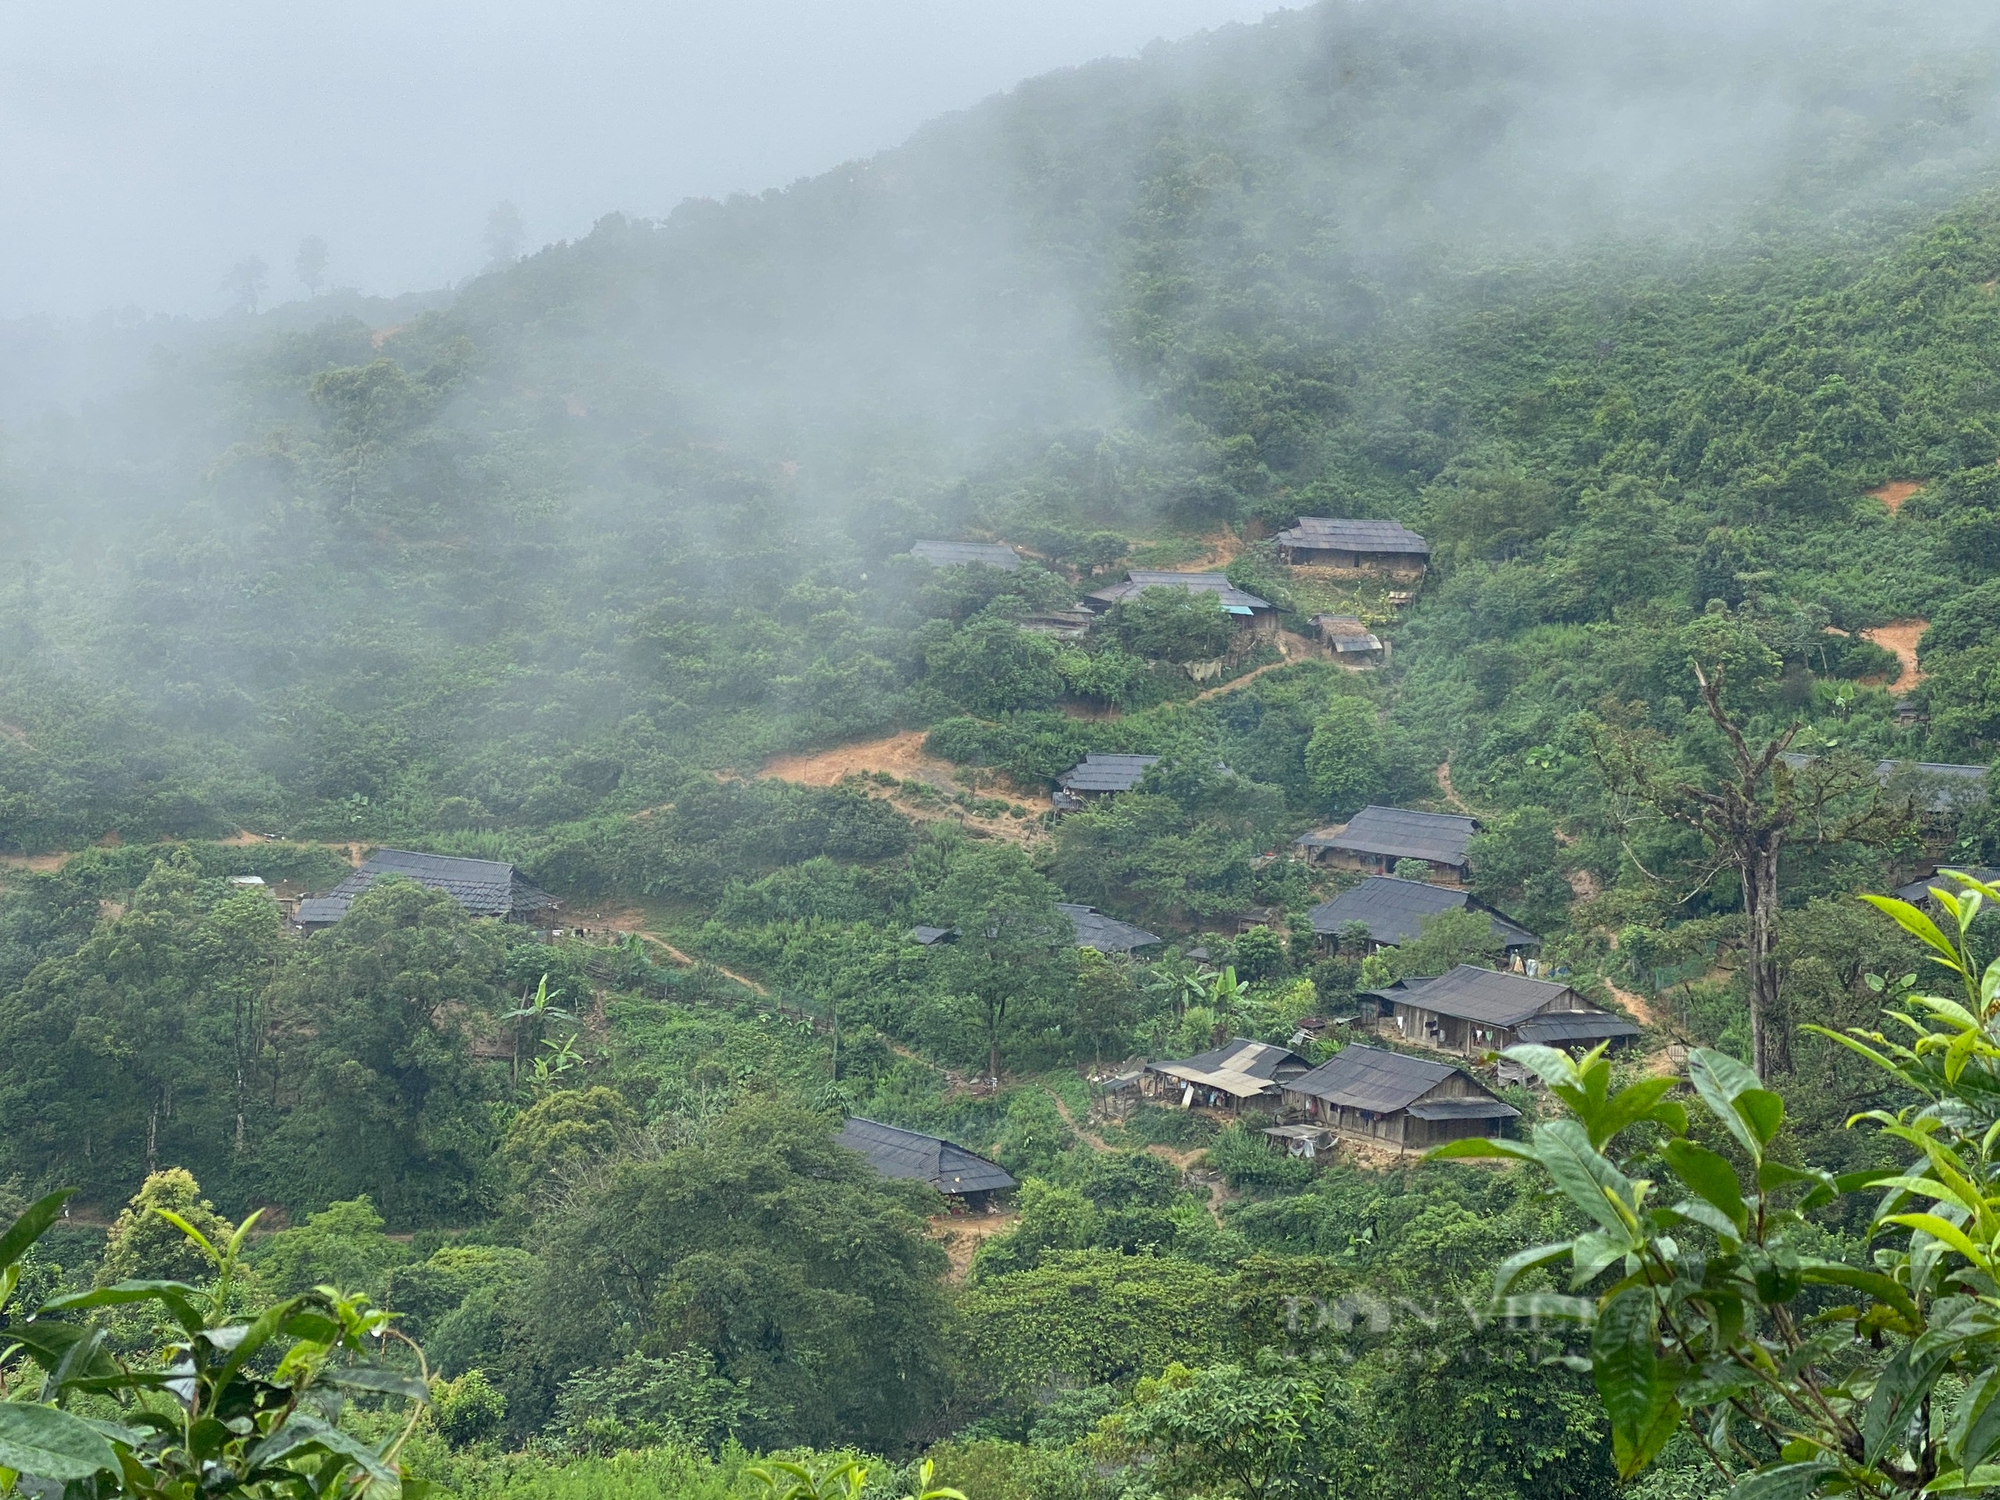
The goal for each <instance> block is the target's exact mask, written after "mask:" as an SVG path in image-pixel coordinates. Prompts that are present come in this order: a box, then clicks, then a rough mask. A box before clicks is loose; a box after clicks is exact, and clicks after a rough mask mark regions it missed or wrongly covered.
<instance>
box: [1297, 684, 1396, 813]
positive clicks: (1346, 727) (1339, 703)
mask: <svg viewBox="0 0 2000 1500" xmlns="http://www.w3.org/2000/svg"><path fill="white" fill-rule="evenodd" d="M1383 769H1384V767H1383V747H1382V731H1381V727H1380V725H1379V724H1378V723H1377V722H1376V714H1375V709H1374V707H1373V706H1372V705H1370V704H1369V703H1368V702H1367V701H1366V700H1364V699H1361V698H1335V699H1334V700H1333V701H1332V702H1331V703H1329V704H1327V706H1326V711H1325V712H1324V713H1322V714H1321V715H1320V716H1319V718H1318V719H1317V720H1316V721H1315V722H1314V724H1313V731H1312V739H1311V741H1310V742H1309V743H1308V744H1307V745H1306V775H1307V776H1309V777H1310V778H1311V779H1312V786H1313V790H1314V792H1316V793H1317V794H1318V795H1319V798H1320V800H1321V802H1322V803H1323V804H1324V806H1325V807H1326V809H1327V811H1329V812H1331V813H1335V814H1340V813H1355V812H1359V811H1360V810H1361V809H1362V808H1363V807H1365V806H1366V805H1367V804H1368V803H1370V802H1372V801H1374V799H1375V798H1376V796H1377V795H1379V794H1380V792H1381V789H1382V777H1383Z"/></svg>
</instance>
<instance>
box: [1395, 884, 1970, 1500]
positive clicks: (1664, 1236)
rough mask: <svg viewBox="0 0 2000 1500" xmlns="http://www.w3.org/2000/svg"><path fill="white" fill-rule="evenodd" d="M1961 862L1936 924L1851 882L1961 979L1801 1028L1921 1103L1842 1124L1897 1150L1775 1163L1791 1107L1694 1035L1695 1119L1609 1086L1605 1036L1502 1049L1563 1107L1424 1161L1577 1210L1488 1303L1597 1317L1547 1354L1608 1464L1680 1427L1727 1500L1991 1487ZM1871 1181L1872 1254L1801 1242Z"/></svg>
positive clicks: (1627, 1463)
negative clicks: (1877, 1156) (1868, 1023)
mask: <svg viewBox="0 0 2000 1500" xmlns="http://www.w3.org/2000/svg"><path fill="white" fill-rule="evenodd" d="M1953 878H1954V879H1955V880H1956V881H1957V882H1958V884H1959V886H1960V887H1961V889H1959V890H1958V891H1957V892H1956V893H1955V894H1954V893H1952V892H1950V891H1940V892H1938V893H1937V900H1938V904H1939V908H1940V910H1941V911H1942V912H1943V913H1945V914H1947V915H1948V916H1949V917H1950V919H1951V926H1952V927H1953V929H1954V930H1953V931H1952V932H1951V934H1950V935H1947V933H1946V932H1945V931H1944V930H1943V929H1941V928H1940V927H1939V926H1938V925H1937V924H1936V923H1935V922H1934V921H1932V919H1931V918H1930V917H1929V916H1927V915H1926V914H1925V913H1923V912H1922V911H1920V910H1918V909H1917V908H1915V907H1913V906H1911V905H1910V904H1909V903H1907V902H1902V901H1894V900H1890V899H1886V898H1880V897H1868V898H1865V899H1868V900H1870V901H1871V902H1872V903H1873V904H1874V905H1875V906H1877V907H1878V908H1879V909H1881V910H1882V911H1883V912H1885V913H1886V914H1887V915H1888V916H1890V917H1891V918H1892V919H1893V920H1895V921H1896V922H1898V923H1899V924H1901V925H1902V926H1903V927H1904V928H1905V929H1906V930H1908V931H1909V932H1911V933H1912V934H1914V935H1915V936H1916V937H1918V938H1919V939H1920V940H1922V941H1923V942H1924V943H1926V944H1927V945H1928V946H1929V947H1930V948H1931V950H1932V957H1933V958H1934V959H1935V961H1936V962H1937V964H1938V965H1939V966H1941V967H1942V968H1943V969H1944V970H1946V971H1948V972H1949V973H1951V974H1952V975H1953V976H1955V979H1956V984H1955V985H1954V988H1956V989H1958V990H1959V991H1960V992H1961V994H1960V995H1959V996H1957V997H1954V996H1941V995H1916V994H1914V993H1911V992H1910V989H1909V986H1907V985H1904V984H1901V983H1898V984H1895V985H1893V986H1884V987H1883V991H1884V992H1885V993H1887V994H1888V995H1889V996H1890V998H1891V1002H1892V1003H1895V1002H1896V1001H1897V1000H1900V1001H1901V1002H1903V1003H1904V1004H1905V1006H1906V1008H1905V1009H1902V1010H1897V1011H1892V1012H1891V1013H1890V1018H1891V1020H1892V1021H1893V1022H1894V1023H1895V1025H1896V1028H1897V1030H1898V1037H1897V1039H1895V1040H1891V1039H1890V1038H1888V1037H1886V1036H1883V1035H1882V1034H1880V1033H1873V1032H1859V1031H1857V1032H1852V1033H1848V1034H1845V1035H1837V1034H1835V1033H1833V1032H1830V1031H1824V1030H1822V1029H1821V1028H1813V1029H1815V1030H1820V1031H1821V1034H1823V1035H1826V1036H1829V1037H1831V1038H1832V1039H1833V1040H1834V1041H1836V1042H1839V1043H1840V1044H1841V1045H1843V1046H1847V1047H1850V1048H1852V1049H1854V1050H1855V1051H1857V1052H1859V1053H1860V1054H1861V1055H1863V1056H1864V1057H1867V1058H1869V1059H1870V1060H1871V1061H1873V1062H1874V1063H1875V1064H1877V1065H1878V1066H1880V1067H1881V1068H1883V1069H1885V1070H1886V1071H1887V1072H1888V1073H1890V1074H1891V1075H1893V1076H1894V1077H1895V1078H1896V1079H1897V1080H1898V1082H1899V1083H1900V1084H1901V1085H1902V1086H1903V1087H1904V1088H1905V1089H1907V1090H1908V1091H1909V1092H1910V1093H1911V1094H1912V1095H1914V1096H1915V1097H1914V1102H1912V1103H1910V1104H1909V1105H1908V1106H1907V1107H1905V1108H1903V1109H1901V1110H1899V1111H1895V1112H1890V1111H1885V1110H1880V1111H1871V1112H1869V1113H1868V1114H1865V1115H1862V1116H1858V1117H1857V1118H1856V1120H1854V1121H1852V1122H1850V1124H1853V1125H1860V1126H1868V1127H1872V1128H1875V1129H1878V1130H1881V1131H1883V1132H1884V1133H1885V1134H1887V1135H1888V1136H1890V1137H1891V1138H1893V1139H1894V1140H1896V1141H1897V1142H1899V1143H1901V1144H1902V1145H1903V1146H1904V1147H1906V1148H1907V1149H1908V1151H1909V1158H1908V1163H1907V1165H1906V1166H1904V1167H1902V1168H1900V1169H1885V1170H1877V1171H1869V1172H1857V1173H1850V1174H1847V1175H1844V1176H1834V1175H1833V1174H1831V1173H1829V1172H1826V1171H1823V1170H1820V1169H1818V1168H1814V1167H1810V1166H1802V1165H1796V1164H1793V1163H1791V1162H1788V1161H1786V1160H1784V1159H1782V1155H1781V1154H1778V1153H1774V1151H1773V1144H1774V1142H1775V1141H1776V1140H1777V1137H1778V1133H1779V1131H1780V1129H1781V1128H1782V1126H1783V1124H1784V1115H1785V1107H1784V1101H1783V1100H1782V1099H1780V1098H1779V1096H1778V1095H1777V1094H1775V1093H1773V1092H1772V1091H1771V1090H1769V1089H1767V1088H1765V1087H1763V1086H1762V1084H1761V1083H1760V1082H1759V1081H1758V1079H1757V1077H1756V1075H1755V1074H1753V1073H1752V1072H1751V1071H1750V1069H1749V1068H1747V1067H1746V1066H1744V1064H1743V1063H1741V1062H1739V1061H1738V1060H1737V1059H1735V1058H1733V1057H1730V1056H1728V1055H1726V1054H1723V1053H1720V1052H1714V1051H1709V1050H1698V1051H1696V1052H1695V1053H1693V1054H1692V1055H1691V1057H1690V1059H1689V1070H1688V1078H1687V1083H1688V1085H1689V1087H1690V1088H1691V1090H1692V1093H1693V1096H1694V1102H1695V1104H1696V1105H1698V1107H1699V1108H1700V1109H1701V1110H1702V1111H1703V1112H1704V1113H1705V1114H1706V1116H1707V1117H1708V1120H1709V1121H1710V1122H1711V1124H1710V1127H1709V1128H1708V1129H1706V1130H1703V1131H1700V1132H1694V1133H1691V1131H1690V1121H1689V1118H1688V1113H1687V1107H1686V1106H1685V1105H1684V1104H1683V1103H1682V1102H1681V1101H1680V1100H1679V1099H1674V1098H1669V1097H1667V1096H1668V1094H1670V1093H1671V1092H1673V1091H1674V1090H1675V1088H1676V1087H1677V1085H1678V1083H1679V1080H1676V1079H1672V1078H1649V1079H1645V1080H1642V1081H1640V1082H1636V1083H1633V1084H1631V1085H1629V1086H1628V1087H1625V1088H1623V1089H1617V1090H1614V1089H1613V1088H1612V1087H1611V1084H1612V1071H1611V1065H1610V1062H1609V1060H1608V1059H1607V1058H1606V1057H1605V1055H1604V1050H1603V1049H1602V1048H1599V1049H1597V1050H1596V1051H1593V1052H1590V1053H1588V1054H1586V1055H1585V1056H1584V1057H1582V1058H1581V1059H1576V1060H1573V1059H1571V1058H1570V1057H1568V1056H1566V1055H1564V1054H1563V1053H1561V1052H1557V1051H1553V1050H1551V1049H1548V1048H1543V1047H1511V1048H1509V1049H1507V1052H1506V1053H1505V1054H1504V1055H1505V1056H1507V1057H1509V1058H1510V1059H1511V1060H1513V1061H1515V1062H1517V1063H1520V1064H1522V1065H1523V1066H1525V1067H1528V1068H1530V1069H1532V1070H1533V1071H1534V1072H1535V1073H1537V1074H1538V1075H1539V1076H1540V1077H1541V1079H1542V1080H1543V1082H1544V1083H1545V1084H1546V1085H1547V1086H1548V1088H1549V1092H1550V1093H1551V1095H1553V1096H1554V1098H1555V1099H1556V1100H1557V1101H1559V1102H1560V1104H1561V1105H1562V1108H1563V1111H1564V1117H1563V1118H1560V1119H1555V1120H1551V1121H1547V1122H1545V1123H1542V1124H1539V1125H1537V1126H1535V1128H1534V1129H1533V1131H1532V1133H1531V1134H1530V1136H1529V1138H1528V1139H1526V1140H1524V1141H1505V1140H1501V1141H1459V1142H1453V1143H1452V1144H1450V1145H1447V1146H1443V1147H1440V1148H1438V1149H1437V1150H1435V1151H1433V1152H1432V1153H1431V1155H1432V1156H1434V1157H1440V1158H1451V1157H1475V1156H1486V1157H1495V1156H1497V1157H1512V1158H1517V1159H1519V1160H1521V1161H1523V1162H1526V1163H1529V1164H1531V1165H1532V1167H1533V1168H1534V1169H1535V1170H1538V1171H1540V1172H1542V1173H1545V1174H1546V1175H1547V1177H1548V1179H1549V1180H1550V1182H1551V1183H1552V1184H1553V1185H1554V1186H1555V1188H1556V1189H1557V1190H1558V1191H1559V1192H1560V1193H1561V1194H1562V1195H1563V1196H1564V1197H1565V1198H1567V1199H1568V1200H1569V1202H1570V1203H1571V1204H1572V1205H1573V1206H1574V1207H1575V1208H1576V1209H1577V1210H1578V1212H1579V1213H1580V1214H1582V1216H1583V1217H1584V1219H1585V1220H1586V1221H1587V1222H1588V1224H1589V1225H1590V1227H1589V1228H1588V1229H1586V1230H1585V1231H1584V1232H1583V1233H1581V1234H1578V1235H1575V1236H1573V1237H1572V1238H1570V1239H1567V1240H1563V1241H1560V1242H1557V1243H1554V1244H1548V1245H1540V1246H1536V1247H1534V1248H1532V1249H1527V1250H1523V1251H1521V1252H1520V1253H1519V1254H1517V1255H1514V1256H1511V1257H1509V1258H1508V1259H1507V1260H1506V1261H1505V1262H1503V1263H1502V1264H1501V1266H1500V1267H1499V1269H1498V1271H1497V1272H1496V1276H1495V1282H1494V1310H1495V1311H1496V1312H1498V1313H1500V1314H1503V1315H1506V1316H1510V1317H1516V1318H1519V1317H1527V1318H1532V1319H1536V1320H1549V1319H1554V1320H1567V1321H1570V1322H1573V1323H1575V1324H1577V1325H1580V1326H1581V1327H1585V1328H1588V1330H1589V1346H1588V1350H1589V1352H1588V1355H1587V1357H1585V1356H1565V1357H1564V1358H1565V1359H1566V1360H1568V1361H1570V1362H1573V1363H1575V1364H1577V1365H1578V1366H1579V1367H1581V1368H1586V1369H1588V1371H1589V1372H1590V1374H1591V1376H1592V1378H1593V1380H1594V1382H1595V1384H1596V1386H1597V1390H1598V1394H1599V1396H1600V1398H1601V1399H1602V1401H1603V1404H1604V1407H1605V1411H1606V1414H1607V1416H1608V1417H1609V1419H1610V1426H1611V1436H1612V1449H1613V1457H1614V1459H1615V1461H1616V1463H1617V1467H1618V1470H1619V1473H1620V1474H1621V1475H1622V1476H1625V1477H1627V1478H1629V1477H1631V1476H1633V1475H1635V1474H1637V1473H1638V1472H1639V1471H1640V1470H1641V1469H1643V1468H1644V1467H1645V1466H1646V1465H1647V1464H1648V1463H1649V1462H1650V1461H1651V1460H1652V1459H1653V1458H1654V1457H1655V1456H1656V1455H1657V1454H1658V1453H1659V1452H1660V1450H1661V1449H1662V1447H1664V1446H1665V1444H1666V1442H1667V1440H1668V1439H1669V1438H1670V1437H1672V1436H1673V1435H1674V1433H1676V1432H1677V1431H1682V1430H1685V1431H1686V1432H1687V1433H1688V1435H1689V1437H1690V1438H1691V1440H1692V1441H1693V1442H1694V1443H1695V1445H1696V1446H1697V1447H1698V1448H1699V1449H1701V1450H1702V1451H1703V1452H1705V1453H1706V1454H1707V1456H1708V1458H1709V1460H1710V1461H1711V1462H1712V1463H1713V1464H1714V1466H1715V1468H1716V1469H1717V1470H1718V1471H1719V1473H1720V1474H1721V1475H1723V1476H1725V1477H1726V1478H1727V1479H1728V1480H1729V1481H1730V1482H1731V1483H1732V1485H1733V1490H1732V1494H1733V1496H1734V1500H1804V1497H1807V1496H1811V1495H1818V1494H1828V1495H1832V1494H1840V1495H1859V1496H1871V1497H1881V1500H1889V1497H1905V1496H1918V1495H1940V1496H1942V1495H1965V1494H1971V1493H1974V1492H1977V1491H1982V1490H1988V1489H1992V1488H1995V1487H2000V1164H1996V1161H1995V1154H1996V1148H2000V963H1996V964H1994V965H1988V966H1986V967H1985V968H1984V969H1983V970H1982V969H1980V968H1979V967H1977V965H1976V963H1975V960H1974V958H1973V953H1972V941H1971V932H1972V925H1973V922H1974V920H1975V919H1976V918H1977V916H1978V915H1979V912H1980V910H1981V909H1982V907H1983V906H1984V905H1985V904H1986V903H1988V902H1992V901H1996V900H2000V891H1996V890H1994V889H1993V888H1991V887H1985V886H1981V885H1980V884H1979V883H1978V882H1976V881H1972V880H1970V879H1968V878H1967V877H1963V876H1954V877H1953ZM1696 1135H1700V1136H1701V1137H1702V1138H1703V1139H1706V1140H1708V1141H1710V1142H1712V1144H1702V1142H1701V1140H1698V1139H1696V1138H1695V1136H1696ZM1716 1147H1721V1148H1722V1149H1715V1148H1716ZM1864 1190H1866V1191H1872V1192H1879V1193H1880V1194H1881V1197H1880V1201H1879V1202H1878V1204H1877V1206H1876V1209H1875V1212H1874V1215H1873V1218H1872V1221H1871V1224H1870V1233H1871V1239H1872V1240H1873V1244H1874V1248H1873V1251H1872V1259H1871V1261H1870V1263H1869V1264H1867V1265H1849V1264H1846V1263H1843V1262H1837V1261H1829V1260H1825V1259H1822V1258H1819V1257H1817V1256H1815V1255H1813V1254H1811V1253H1810V1252H1809V1251H1808V1250H1807V1249H1806V1248H1804V1245H1803V1243H1802V1242H1803V1240H1804V1236H1803V1235H1801V1234H1800V1232H1799V1231H1800V1229H1801V1227H1802V1226H1803V1225H1804V1224H1805V1222H1806V1217H1807V1216H1808V1215H1809V1214H1812V1213H1813V1212H1815V1211H1817V1210H1820V1209H1823V1208H1825V1207H1827V1206H1829V1205H1831V1204H1833V1203H1834V1202H1835V1201H1836V1200H1838V1199H1840V1198H1841V1197H1843V1196H1844V1195H1847V1194H1850V1193H1856V1192H1861V1191H1864ZM1565 1263H1567V1265H1566V1270H1565ZM1550 1278H1557V1279H1556V1280H1554V1282H1553V1283H1552V1284H1551V1282H1550ZM1535 1283H1539V1284H1535Z"/></svg>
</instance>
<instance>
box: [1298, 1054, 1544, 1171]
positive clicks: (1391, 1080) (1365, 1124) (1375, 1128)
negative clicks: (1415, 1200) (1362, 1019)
mask: <svg viewBox="0 0 2000 1500" xmlns="http://www.w3.org/2000/svg"><path fill="white" fill-rule="evenodd" d="M1283 1096H1284V1103H1285V1106H1286V1108H1287V1110H1289V1111H1293V1112H1296V1113H1298V1114H1300V1115H1302V1116H1303V1120H1302V1122H1300V1123H1299V1124H1294V1125H1291V1126H1279V1127H1277V1128H1276V1129H1274V1130H1267V1131H1265V1134H1266V1135H1267V1136H1270V1137H1271V1138H1272V1140H1273V1141H1274V1143H1277V1144H1282V1145H1284V1146H1285V1147H1286V1148H1287V1149H1288V1150H1289V1151H1291V1152H1292V1154H1294V1155H1300V1156H1306V1157H1311V1156H1312V1155H1314V1147H1315V1146H1316V1145H1318V1144H1319V1143H1318V1142H1313V1141H1311V1140H1310V1132H1313V1131H1325V1132H1330V1133H1331V1134H1332V1135H1333V1136H1335V1137H1337V1138H1345V1139H1348V1140H1353V1141H1365V1142H1367V1143H1369V1144H1371V1145H1377V1146H1388V1147H1393V1148H1394V1149H1396V1150H1397V1151H1426V1150H1429V1149H1430V1148H1431V1147H1432V1146H1440V1145H1443V1144H1444V1143H1445V1142H1446V1141H1458V1140H1464V1139H1466V1138H1467V1137H1469V1136H1493V1135H1500V1134H1503V1133H1504V1132H1505V1130H1506V1128H1507V1122H1508V1121H1509V1120H1512V1119H1515V1118H1516V1117H1518V1116H1519V1114H1520V1111H1519V1110H1517V1109H1515V1108H1514V1106H1513V1105H1511V1104H1508V1103H1506V1102H1504V1101H1503V1100H1500V1099H1498V1098H1495V1097H1494V1095H1493V1093H1492V1092H1491V1091H1490V1090H1488V1089H1487V1088H1486V1087H1485V1086H1484V1085H1483V1084H1481V1083H1480V1082H1479V1081H1478V1080H1477V1079H1475V1078H1473V1077H1472V1076H1471V1075H1470V1074H1468V1073H1467V1072H1466V1071H1465V1070H1464V1069H1463V1068H1457V1067H1453V1066H1452V1065H1451V1064H1450V1063H1447V1062H1433V1061H1432V1060H1431V1059H1429V1058H1424V1057H1406V1056H1404V1055H1403V1054H1402V1053H1400V1052H1390V1051H1387V1050H1386V1049H1384V1048H1381V1047H1369V1046H1364V1045H1362V1044H1361V1043H1358V1042H1357V1043H1354V1044H1352V1045H1350V1046H1346V1047H1343V1048H1341V1050H1340V1051H1339V1052H1338V1053H1336V1054H1335V1055H1334V1056H1333V1057H1332V1058H1330V1059H1329V1060H1328V1061H1326V1062H1323V1063H1321V1064H1320V1065H1319V1066H1318V1067H1316V1068H1314V1069H1313V1070H1312V1071H1311V1072H1310V1073H1307V1074H1305V1075H1303V1076H1302V1077H1299V1078H1294V1079H1293V1080H1292V1081H1291V1082H1289V1083H1287V1084H1285V1086H1284V1089H1283ZM1294 1142H1303V1143H1304V1146H1305V1148H1304V1149H1300V1147H1299V1146H1298V1145H1294V1144H1293V1143H1294Z"/></svg>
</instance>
